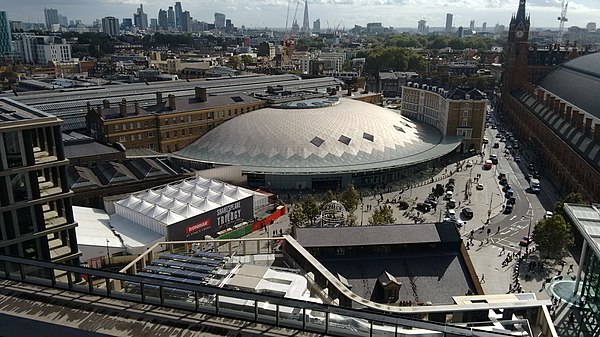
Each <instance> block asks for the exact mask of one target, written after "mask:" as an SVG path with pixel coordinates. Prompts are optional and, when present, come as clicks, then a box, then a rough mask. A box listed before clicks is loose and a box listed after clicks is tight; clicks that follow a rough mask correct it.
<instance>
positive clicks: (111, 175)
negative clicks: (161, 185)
mask: <svg viewBox="0 0 600 337" xmlns="http://www.w3.org/2000/svg"><path fill="white" fill-rule="evenodd" d="M94 173H95V174H96V176H97V177H98V178H99V179H100V182H102V185H108V184H114V183H119V182H132V181H137V180H138V179H137V178H136V177H135V175H134V174H133V173H132V172H131V171H130V170H129V169H128V168H126V167H125V165H123V164H120V163H113V162H103V163H100V164H99V165H98V166H96V167H95V168H94Z"/></svg>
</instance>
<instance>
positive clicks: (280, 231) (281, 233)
mask: <svg viewBox="0 0 600 337" xmlns="http://www.w3.org/2000/svg"><path fill="white" fill-rule="evenodd" d="M279 236H283V230H282V229H281V228H279Z"/></svg>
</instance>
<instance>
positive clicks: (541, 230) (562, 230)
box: [533, 214, 573, 258]
mask: <svg viewBox="0 0 600 337" xmlns="http://www.w3.org/2000/svg"><path fill="white" fill-rule="evenodd" d="M533 238H534V241H535V243H537V245H538V247H539V248H540V252H541V251H545V252H546V258H549V257H551V256H552V257H556V258H560V257H562V255H563V253H564V252H565V249H568V248H569V247H571V246H573V233H572V232H571V225H570V224H569V223H567V222H566V221H565V219H564V218H563V217H562V215H560V214H554V215H553V216H552V217H551V218H546V219H542V220H540V221H538V223H536V224H535V227H534V229H533Z"/></svg>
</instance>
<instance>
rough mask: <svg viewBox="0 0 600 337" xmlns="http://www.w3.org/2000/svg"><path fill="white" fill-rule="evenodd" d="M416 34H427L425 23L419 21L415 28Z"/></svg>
mask: <svg viewBox="0 0 600 337" xmlns="http://www.w3.org/2000/svg"><path fill="white" fill-rule="evenodd" d="M417 32H418V33H419V34H427V21H425V20H419V25H418V26H417Z"/></svg>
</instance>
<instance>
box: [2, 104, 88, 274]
mask: <svg viewBox="0 0 600 337" xmlns="http://www.w3.org/2000/svg"><path fill="white" fill-rule="evenodd" d="M0 117H1V118H0V139H1V141H0V144H2V145H1V146H0V159H1V162H0V173H1V174H0V186H1V189H2V193H1V194H0V212H1V213H2V216H1V217H0V228H1V230H2V237H1V238H0V254H7V255H15V256H22V257H26V258H32V259H39V260H49V261H53V262H64V263H71V264H77V265H78V264H79V256H80V254H79V250H78V248H77V238H76V236H75V227H76V226H77V223H76V222H75V220H74V219H73V210H72V205H71V191H70V189H69V183H68V181H67V165H68V164H69V161H68V160H67V159H66V158H65V153H64V149H63V142H62V133H61V125H62V124H63V121H62V120H60V119H58V118H57V117H55V116H52V115H49V114H46V113H44V112H42V111H40V110H38V109H35V108H32V107H30V106H27V105H25V104H22V103H18V102H15V101H13V100H11V99H8V98H0Z"/></svg>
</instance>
